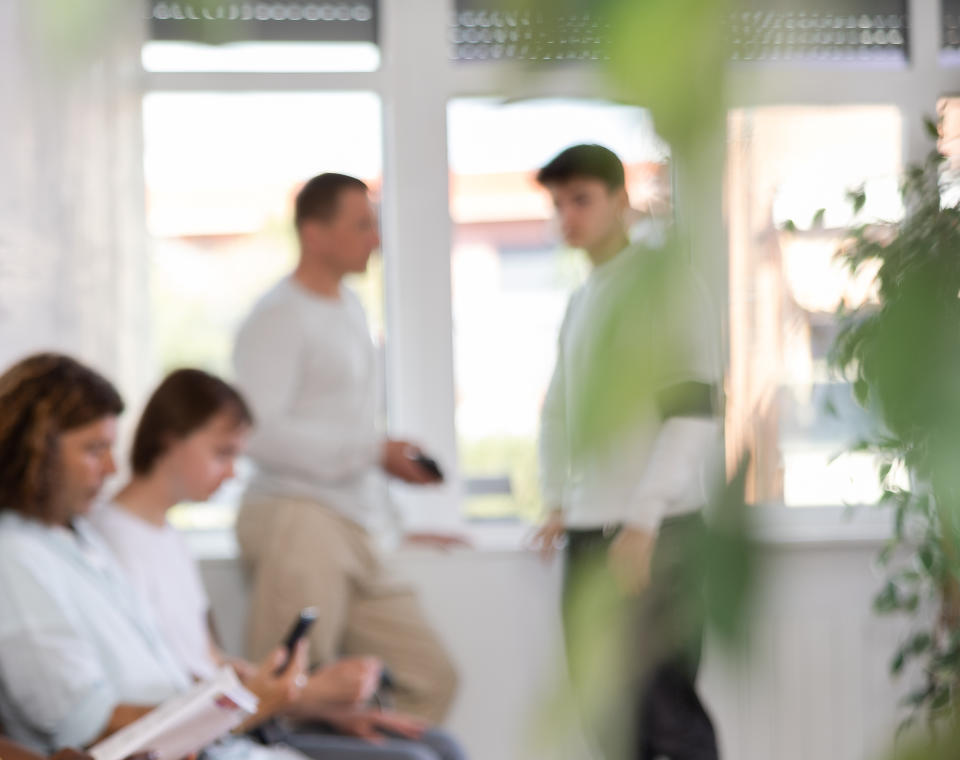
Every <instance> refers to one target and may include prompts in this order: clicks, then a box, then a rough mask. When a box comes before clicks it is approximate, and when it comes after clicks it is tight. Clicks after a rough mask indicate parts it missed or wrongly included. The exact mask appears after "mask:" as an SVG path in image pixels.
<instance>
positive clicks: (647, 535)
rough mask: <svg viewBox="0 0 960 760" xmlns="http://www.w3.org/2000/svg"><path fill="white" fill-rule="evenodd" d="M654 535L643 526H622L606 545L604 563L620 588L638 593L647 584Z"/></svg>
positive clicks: (654, 540)
mask: <svg viewBox="0 0 960 760" xmlns="http://www.w3.org/2000/svg"><path fill="white" fill-rule="evenodd" d="M656 543H657V535H656V534H655V533H653V532H651V531H649V530H644V529H643V528H633V527H630V526H625V527H623V528H621V529H620V532H619V533H618V534H617V537H616V538H615V539H613V543H612V544H610V549H609V551H608V553H607V564H608V566H609V568H610V573H611V574H612V575H613V577H614V580H616V582H617V585H618V586H619V587H620V590H621V591H623V592H624V593H626V594H639V593H640V592H641V591H643V590H644V589H645V588H646V587H647V586H649V585H650V565H651V561H652V560H653V549H654V547H655V546H656Z"/></svg>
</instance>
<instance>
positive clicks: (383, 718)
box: [327, 710, 430, 744]
mask: <svg viewBox="0 0 960 760" xmlns="http://www.w3.org/2000/svg"><path fill="white" fill-rule="evenodd" d="M327 721H328V722H329V723H330V724H332V725H333V727H334V728H335V729H336V730H337V731H339V732H340V733H342V734H344V735H346V736H354V737H356V738H358V739H364V740H365V741H368V742H372V743H373V744H383V742H384V741H385V740H386V739H387V738H388V737H390V736H398V737H400V738H401V739H410V740H411V741H419V740H420V739H422V738H423V735H424V734H425V733H426V731H427V729H428V728H429V727H430V724H429V723H427V722H426V721H424V720H422V719H420V718H415V717H414V716H412V715H405V714H403V713H398V712H380V711H379V710H356V711H354V712H347V713H342V714H338V715H332V716H328V717H327Z"/></svg>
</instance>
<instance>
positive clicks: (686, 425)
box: [627, 268, 722, 532]
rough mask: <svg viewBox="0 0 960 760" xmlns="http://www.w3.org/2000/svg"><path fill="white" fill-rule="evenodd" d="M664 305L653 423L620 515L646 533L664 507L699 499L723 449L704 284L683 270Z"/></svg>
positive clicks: (715, 347) (714, 341)
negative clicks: (646, 452) (665, 345)
mask: <svg viewBox="0 0 960 760" xmlns="http://www.w3.org/2000/svg"><path fill="white" fill-rule="evenodd" d="M670 303H671V304H672V305H673V306H675V307H676V310H675V311H673V312H672V313H671V314H668V315H666V316H667V318H668V319H669V323H670V327H669V329H668V331H667V334H668V335H669V339H668V342H669V345H670V348H671V349H672V350H671V352H670V354H669V357H667V358H666V359H665V361H666V363H667V365H668V366H666V367H665V368H664V378H663V382H661V383H660V384H659V387H658V388H657V390H656V393H655V396H654V402H655V409H656V412H657V414H658V416H659V418H660V428H659V430H658V432H657V436H656V439H655V440H654V444H653V448H652V450H651V452H650V456H649V458H648V459H647V462H646V465H645V467H644V468H643V470H642V474H641V476H640V479H639V481H638V482H637V485H636V488H635V489H634V490H633V495H632V498H631V500H630V505H629V512H628V518H627V522H628V524H629V525H631V526H635V527H638V528H642V529H645V530H648V531H651V532H656V530H657V528H658V527H659V524H660V521H661V520H662V518H663V515H664V514H665V513H666V512H668V511H672V510H673V509H674V508H678V507H679V508H683V509H693V508H697V507H701V506H704V505H705V504H706V501H707V498H708V496H709V493H708V491H709V489H710V488H711V487H712V486H713V485H715V482H714V479H715V476H716V474H717V468H718V467H719V465H720V459H719V457H720V455H721V450H722V442H721V438H720V436H721V429H720V414H721V409H720V406H721V401H720V399H721V395H722V394H721V389H720V382H721V374H722V373H721V367H720V359H719V353H720V352H719V335H717V334H716V332H717V331H716V324H717V320H716V317H715V315H714V313H713V310H712V309H711V308H710V306H709V297H708V295H707V293H706V288H705V287H703V286H702V285H701V284H700V282H699V281H698V279H697V278H696V276H695V274H694V273H693V272H692V271H689V270H687V269H686V268H684V271H683V278H682V279H679V280H678V281H677V285H676V287H675V290H674V292H673V293H672V294H671V298H670Z"/></svg>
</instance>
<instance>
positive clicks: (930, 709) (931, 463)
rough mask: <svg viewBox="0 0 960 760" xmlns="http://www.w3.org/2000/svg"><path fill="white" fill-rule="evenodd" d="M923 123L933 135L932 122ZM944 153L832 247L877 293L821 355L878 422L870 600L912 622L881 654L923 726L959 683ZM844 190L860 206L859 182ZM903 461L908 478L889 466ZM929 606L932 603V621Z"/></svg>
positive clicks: (955, 359) (953, 376)
mask: <svg viewBox="0 0 960 760" xmlns="http://www.w3.org/2000/svg"><path fill="white" fill-rule="evenodd" d="M925 124H926V128H927V131H928V133H929V134H930V135H931V137H934V138H936V137H937V136H938V133H939V130H938V127H937V124H936V123H935V122H933V121H931V120H929V119H928V120H926V122H925ZM943 161H944V156H943V155H941V154H940V153H939V152H938V151H937V150H934V151H933V152H931V154H930V155H929V157H928V158H927V159H926V160H925V161H924V162H922V163H921V164H918V165H913V166H910V167H908V168H907V169H906V171H905V172H904V176H903V180H902V183H901V194H902V197H903V202H904V207H905V209H906V210H907V214H906V216H905V218H904V219H903V220H902V221H900V222H897V223H870V224H863V225H861V226H858V227H856V228H854V229H852V230H850V233H849V238H848V240H847V241H846V243H845V244H844V245H843V246H842V248H841V251H840V253H839V254H838V255H839V256H840V257H841V258H842V259H843V260H844V262H845V263H846V265H847V266H848V267H849V269H850V271H851V272H857V271H859V270H860V269H861V267H863V266H864V265H866V264H868V263H877V262H878V263H879V269H878V271H877V275H876V278H877V285H878V294H879V298H878V302H877V303H866V304H864V305H862V306H860V307H859V308H857V309H853V310H850V311H846V310H841V311H840V313H839V318H840V319H841V325H842V326H841V330H840V332H839V334H838V336H837V338H836V340H835V342H834V345H833V347H832V351H831V356H830V359H831V363H832V365H833V366H834V367H835V368H836V369H837V370H839V371H840V372H841V373H843V375H844V376H845V377H847V378H848V379H849V380H850V381H851V382H852V385H853V393H854V396H855V397H856V399H857V401H858V402H859V403H860V404H861V405H862V406H863V407H865V408H866V409H867V410H868V411H870V412H871V413H872V414H873V415H874V416H875V417H876V419H877V421H878V422H879V423H880V426H881V428H882V429H883V431H884V432H883V433H882V434H880V435H877V436H875V437H874V438H873V439H870V440H867V441H865V442H863V444H862V446H861V448H863V447H865V448H866V449H867V450H870V451H873V452H875V453H877V454H878V455H879V456H880V457H881V458H882V459H883V460H884V462H885V463H884V464H883V466H882V467H881V468H880V470H879V477H880V481H881V484H882V485H883V487H884V494H883V497H882V499H881V501H880V504H881V506H884V507H887V508H890V509H891V510H892V514H893V536H892V538H891V541H890V542H889V543H888V545H887V546H885V547H884V548H883V550H882V551H881V552H880V556H879V560H880V563H881V565H882V566H884V567H885V568H886V570H887V578H886V581H885V583H884V585H883V587H882V588H881V590H880V592H879V593H878V594H877V595H876V598H875V599H874V610H876V612H878V613H880V614H894V613H896V614H903V615H907V616H910V617H912V618H913V619H915V620H916V623H917V625H916V628H915V631H914V633H913V634H912V635H911V636H910V637H909V638H908V639H907V640H906V641H904V642H903V643H902V644H901V646H900V647H899V648H898V649H897V651H896V652H894V654H893V657H892V659H891V664H890V668H891V672H892V673H893V674H899V673H901V672H902V671H903V670H904V669H905V668H906V667H907V666H908V665H909V664H910V663H911V662H916V663H917V664H918V666H919V667H920V668H921V669H922V671H923V673H924V676H925V677H924V682H923V685H922V687H921V688H919V689H917V690H916V691H914V692H913V693H912V694H911V695H910V696H909V697H908V698H907V699H906V701H905V706H906V707H907V708H908V716H907V719H906V722H905V724H904V725H905V726H907V725H909V726H914V725H916V724H917V721H916V720H915V718H917V717H922V718H924V719H925V721H924V724H925V725H927V726H932V725H933V724H935V723H939V722H940V721H941V719H942V718H944V717H948V718H952V717H954V714H955V711H956V710H957V708H958V704H957V702H956V698H955V692H956V688H957V686H958V684H960V631H958V621H960V615H958V613H960V607H958V604H960V596H958V588H960V587H958V584H957V581H958V579H960V540H958V537H960V530H958V528H960V475H958V472H957V468H956V467H955V464H954V463H955V461H956V459H957V455H958V454H960V298H958V294H960V209H958V208H957V207H956V206H944V205H943V203H942V200H941V198H942V192H941V191H942V187H941V167H942V165H943ZM848 200H849V201H850V203H851V206H852V207H853V209H854V211H855V212H858V211H860V210H861V209H862V208H863V207H864V204H865V202H866V196H865V193H864V190H863V188H862V187H861V188H858V189H856V190H854V191H852V192H850V193H849V194H848ZM895 465H896V466H895ZM904 469H906V471H907V472H909V475H910V481H911V482H910V485H909V486H907V485H905V484H904V483H902V482H899V483H897V482H894V480H895V479H894V478H893V477H892V474H891V473H893V472H895V471H897V470H900V471H903V470H904ZM901 480H902V478H901ZM903 558H905V559H903ZM895 559H898V560H900V561H897V562H895V561H894V560H895ZM936 608H939V609H940V612H941V614H940V615H939V616H936V619H935V620H933V621H932V622H931V620H930V618H931V617H932V615H931V611H932V610H935V609H936ZM928 751H931V754H930V755H929V756H930V757H934V756H939V755H937V754H935V752H934V751H933V750H930V748H929V747H928ZM900 756H903V757H909V756H911V755H909V753H908V754H904V755H898V757H900ZM918 756H919V755H918ZM926 756H927V755H924V757H926Z"/></svg>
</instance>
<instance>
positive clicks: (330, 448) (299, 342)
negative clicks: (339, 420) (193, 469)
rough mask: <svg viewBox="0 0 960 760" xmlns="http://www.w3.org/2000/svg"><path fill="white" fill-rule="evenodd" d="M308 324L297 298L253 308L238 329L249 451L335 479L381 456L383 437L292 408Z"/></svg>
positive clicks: (356, 471) (236, 364)
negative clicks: (250, 418) (249, 411)
mask: <svg viewBox="0 0 960 760" xmlns="http://www.w3.org/2000/svg"><path fill="white" fill-rule="evenodd" d="M304 329H305V326H304V325H303V324H302V322H301V317H300V314H299V313H298V311H297V309H296V308H295V304H290V303H277V304H273V305H270V306H268V307H265V308H261V309H260V310H259V311H257V312H255V313H254V314H253V315H251V317H250V318H249V319H248V320H247V322H246V323H245V324H244V325H243V327H242V328H241V330H240V332H239V334H238V335H237V341H236V345H235V347H234V354H233V361H234V368H235V370H236V376H237V384H238V386H239V387H240V389H241V390H242V391H243V393H244V394H245V396H246V397H247V399H248V400H249V402H250V404H251V406H252V408H253V413H254V418H255V428H254V432H253V435H252V436H251V439H250V446H249V451H250V454H251V455H252V456H253V457H254V459H256V460H257V461H259V462H262V463H264V464H267V465H272V466H276V467H279V468H282V469H285V470H295V471H299V472H301V473H303V474H304V475H305V476H307V477H312V478H320V479H322V480H325V481H329V482H337V481H340V480H346V479H350V478H352V477H354V476H355V475H357V474H359V473H361V472H363V471H364V470H366V469H368V468H369V467H371V466H374V465H378V464H379V463H380V461H381V458H382V457H383V447H384V439H383V438H382V436H380V435H379V434H378V433H377V431H376V430H374V429H368V428H367V427H365V426H363V425H342V424H335V423H331V422H326V423H325V422H323V421H320V420H317V419H310V420H309V421H304V420H302V419H300V418H299V417H298V416H297V414H296V413H295V411H294V409H293V405H294V399H295V397H296V394H297V392H298V390H299V384H300V383H301V382H302V379H303V366H304V362H305V361H307V358H308V357H307V356H306V355H305V351H306V336H305V335H304Z"/></svg>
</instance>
